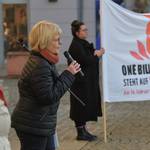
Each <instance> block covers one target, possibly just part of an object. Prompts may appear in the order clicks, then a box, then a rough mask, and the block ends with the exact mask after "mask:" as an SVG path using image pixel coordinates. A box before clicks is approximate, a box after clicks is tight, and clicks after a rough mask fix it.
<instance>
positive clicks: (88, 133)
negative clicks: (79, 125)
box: [83, 126, 97, 140]
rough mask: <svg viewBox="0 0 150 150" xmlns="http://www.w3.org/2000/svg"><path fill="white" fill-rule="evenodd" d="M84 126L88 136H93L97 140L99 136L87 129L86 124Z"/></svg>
mask: <svg viewBox="0 0 150 150" xmlns="http://www.w3.org/2000/svg"><path fill="white" fill-rule="evenodd" d="M83 128H84V131H85V132H86V134H87V135H88V136H91V137H93V138H95V140H97V136H96V135H93V134H91V133H90V132H89V131H88V130H87V129H86V127H85V126H84V127H83Z"/></svg>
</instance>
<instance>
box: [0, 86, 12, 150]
mask: <svg viewBox="0 0 150 150" xmlns="http://www.w3.org/2000/svg"><path fill="white" fill-rule="evenodd" d="M10 124H11V121H10V114H9V112H8V104H7V101H6V98H5V96H4V92H3V90H2V88H0V150H10V149H11V148H10V143H9V140H8V134H9V130H10Z"/></svg>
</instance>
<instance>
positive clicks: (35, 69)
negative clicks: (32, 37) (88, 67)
mask: <svg viewBox="0 0 150 150" xmlns="http://www.w3.org/2000/svg"><path fill="white" fill-rule="evenodd" d="M73 81H74V76H73V75H72V74H71V73H70V72H69V71H67V70H65V71H64V72H63V73H62V74H61V75H58V73H57V71H56V68H55V65H54V64H51V63H50V62H48V61H47V60H46V59H45V58H44V57H42V56H41V55H40V54H39V53H38V52H35V51H32V52H31V56H30V58H29V60H28V62H27V64H26V65H25V67H24V69H23V72H22V75H21V78H20V79H19V82H18V87H19V94H20V99H19V102H18V103H17V106H16V108H15V109H14V112H13V114H12V127H14V128H15V129H16V130H20V131H22V132H26V133H31V134H35V135H42V136H48V135H51V134H54V132H55V128H56V118H57V109H58V106H59V101H60V98H61V97H62V96H63V95H64V93H65V92H66V91H67V90H68V88H70V87H71V85H72V83H73Z"/></svg>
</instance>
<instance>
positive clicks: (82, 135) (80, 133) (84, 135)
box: [77, 127, 97, 141]
mask: <svg viewBox="0 0 150 150" xmlns="http://www.w3.org/2000/svg"><path fill="white" fill-rule="evenodd" d="M77 133H78V135H77V140H82V141H95V140H96V139H97V137H94V136H91V135H90V134H87V132H85V129H84V127H82V128H77Z"/></svg>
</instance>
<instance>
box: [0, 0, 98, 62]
mask: <svg viewBox="0 0 150 150" xmlns="http://www.w3.org/2000/svg"><path fill="white" fill-rule="evenodd" d="M74 19H80V20H83V21H84V22H85V23H86V25H87V27H88V29H89V40H90V41H92V42H94V44H95V34H96V33H95V32H96V30H95V22H96V21H95V20H96V19H95V0H69V1H68V0H0V64H4V62H5V58H6V56H7V52H9V51H19V50H20V49H18V46H17V41H18V40H19V41H24V42H25V43H26V44H27V39H28V32H29V31H30V29H31V27H32V26H33V25H34V24H35V23H36V22H38V21H40V20H49V21H52V22H55V23H57V24H58V25H59V26H60V27H61V28H62V30H63V36H62V49H61V61H60V63H61V64H64V63H66V60H65V58H64V56H63V52H64V51H65V50H68V47H69V45H70V42H71V39H72V35H71V31H70V23H71V22H72V21H73V20H74Z"/></svg>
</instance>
